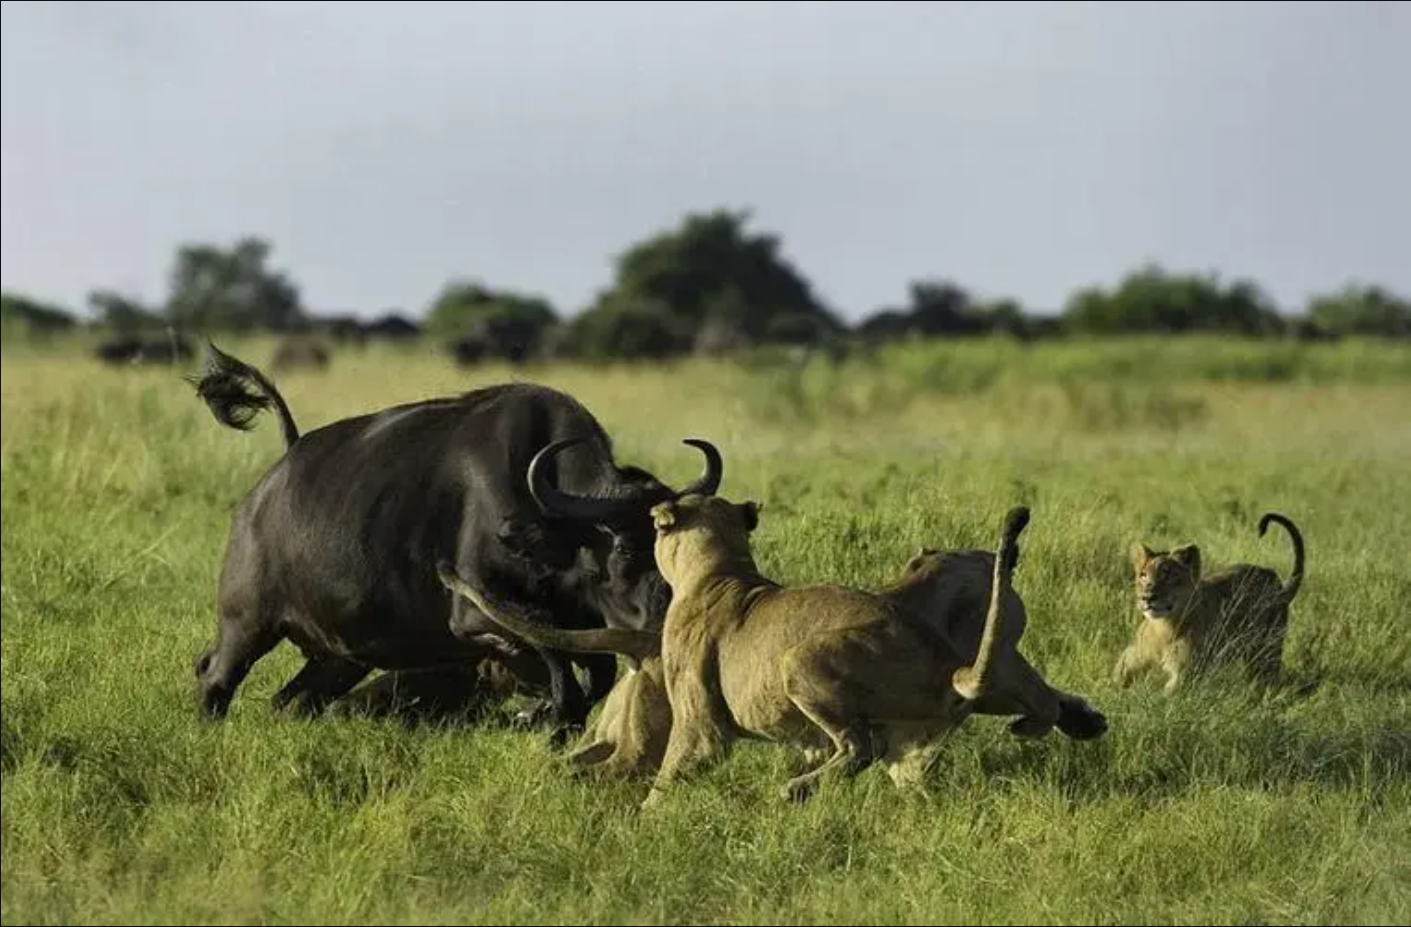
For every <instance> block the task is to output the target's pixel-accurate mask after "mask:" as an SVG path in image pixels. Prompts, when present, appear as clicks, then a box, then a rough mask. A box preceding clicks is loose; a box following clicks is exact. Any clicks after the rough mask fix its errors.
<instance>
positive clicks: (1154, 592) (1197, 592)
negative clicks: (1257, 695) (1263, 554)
mask: <svg viewBox="0 0 1411 927" xmlns="http://www.w3.org/2000/svg"><path fill="white" fill-rule="evenodd" d="M1270 522H1277V523H1278V524H1280V525H1282V526H1283V527H1284V529H1285V530H1286V531H1288V533H1289V537H1290V539H1291V540H1292V541H1293V572H1292V573H1290V574H1289V580H1288V582H1287V583H1280V581H1279V575H1278V574H1277V573H1276V572H1275V571H1273V570H1272V569H1270V568H1268V567H1265V566H1257V565H1254V564H1249V563H1238V564H1234V565H1231V566H1228V567H1225V568H1224V569H1221V570H1218V571H1215V572H1210V573H1204V572H1202V570H1201V553H1200V548H1199V547H1198V546H1197V545H1195V544H1186V545H1184V546H1181V547H1176V548H1173V549H1171V550H1152V549H1151V548H1150V547H1148V546H1146V544H1144V543H1140V542H1139V543H1136V544H1133V545H1132V551H1131V557H1132V565H1133V567H1134V568H1135V571H1136V598H1137V607H1138V609H1139V611H1140V613H1141V619H1140V620H1141V623H1140V624H1139V625H1138V627H1137V631H1136V635H1135V637H1134V639H1133V640H1132V642H1131V643H1130V644H1129V645H1128V646H1127V647H1126V648H1125V649H1124V650H1123V651H1122V653H1121V654H1120V655H1119V656H1118V658H1117V662H1116V664H1115V665H1114V666H1113V670H1112V672H1113V678H1114V679H1115V681H1116V682H1117V683H1118V684H1120V685H1122V686H1127V685H1130V684H1131V682H1132V681H1133V680H1134V679H1135V678H1136V676H1137V675H1138V674H1139V673H1143V672H1145V671H1147V670H1152V669H1160V670H1161V672H1163V673H1164V674H1165V677H1166V682H1165V685H1164V686H1163V690H1164V691H1165V692H1166V693H1167V694H1168V695H1169V694H1171V693H1174V692H1175V691H1176V689H1177V688H1178V687H1180V685H1181V684H1182V682H1183V680H1184V679H1185V678H1186V677H1187V676H1190V675H1194V674H1198V673H1200V672H1204V671H1206V670H1209V669H1211V668H1213V667H1215V666H1219V665H1229V664H1233V665H1237V666H1240V667H1242V668H1243V670H1244V671H1245V673H1246V675H1247V676H1249V677H1251V678H1253V679H1254V680H1256V681H1258V682H1260V683H1262V684H1266V685H1272V684H1274V683H1276V682H1277V681H1278V679H1279V676H1280V674H1281V672H1282V668H1283V654H1284V641H1285V639H1286V638H1287V636H1288V626H1289V605H1290V603H1291V602H1292V601H1293V598H1294V596H1296V595H1297V594H1298V590H1299V588H1300V587H1301V586H1302V585H1303V558H1304V554H1303V536H1302V534H1300V533H1299V530H1298V528H1297V527H1295V526H1294V524H1293V522H1291V521H1290V520H1289V519H1287V518H1285V517H1284V516H1283V515H1279V514H1277V513H1275V512H1270V513H1268V514H1266V515H1264V516H1263V517H1262V518H1261V519H1260V520H1259V536H1260V537H1263V536H1264V534H1265V532H1266V531H1267V529H1268V527H1269V523H1270Z"/></svg>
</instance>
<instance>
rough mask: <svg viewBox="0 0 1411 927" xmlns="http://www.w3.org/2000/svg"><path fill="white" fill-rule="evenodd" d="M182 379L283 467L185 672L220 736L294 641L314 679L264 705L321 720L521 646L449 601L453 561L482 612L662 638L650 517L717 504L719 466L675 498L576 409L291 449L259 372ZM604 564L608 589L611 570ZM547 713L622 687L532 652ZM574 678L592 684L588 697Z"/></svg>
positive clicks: (431, 408)
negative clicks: (277, 437)
mask: <svg viewBox="0 0 1411 927" xmlns="http://www.w3.org/2000/svg"><path fill="white" fill-rule="evenodd" d="M209 348H210V352H211V356H210V361H209V363H208V367H207V369H206V371H205V373H204V374H203V375H202V376H200V377H199V378H196V377H193V378H191V382H192V383H193V384H194V385H195V387H196V391H197V394H198V395H199V396H200V397H201V398H202V399H203V400H204V401H205V402H206V404H207V405H208V406H209V407H210V409H211V411H212V413H213V414H214V415H215V417H216V419H217V420H218V421H220V422H221V423H222V424H224V425H226V426H228V427H231V428H236V429H240V430H247V429H249V428H250V427H251V421H252V420H253V418H254V416H255V415H256V414H258V413H259V412H260V411H261V410H265V409H269V408H273V409H274V411H275V412H276V413H277V415H278V416H279V420H280V423H281V425H282V427H283V431H284V443H285V453H284V456H283V457H282V458H281V459H280V460H279V461H278V462H277V463H275V464H274V466H272V467H271V468H270V469H269V470H268V471H267V472H266V473H265V474H264V476H263V477H262V478H261V479H260V480H259V482H258V483H257V484H256V485H255V487H254V488H253V489H252V490H251V491H250V492H249V493H248V494H247V495H246V496H245V498H244V499H243V500H242V501H241V502H240V504H239V505H238V507H237V508H236V510H235V514H234V518H233V522H232V525H231V529H230V534H229V541H228V545H227V549H226V556H225V563H224V567H223V569H222V572H221V576H220V584H219V590H218V595H217V613H218V625H217V634H216V642H215V645H214V646H213V647H212V648H211V649H209V650H207V651H206V652H205V653H203V654H202V655H201V656H200V657H199V658H198V659H197V660H196V665H195V670H196V676H197V679H198V682H199V689H200V695H201V706H202V711H203V714H204V716H205V717H207V718H211V719H218V718H221V717H224V715H225V713H226V711H227V710H228V708H229V705H230V701H231V699H232V698H233V697H234V694H235V691H236V689H237V688H238V687H239V685H240V683H241V682H242V681H243V680H244V678H245V676H246V674H247V673H249V671H250V668H251V666H253V664H254V663H255V662H256V661H257V660H259V659H260V658H262V657H263V656H264V655H265V654H267V653H269V652H270V651H271V650H272V649H273V648H274V647H275V646H276V645H277V644H278V643H279V642H280V641H281V640H284V639H286V638H287V639H288V640H290V641H291V642H292V643H294V644H295V646H297V647H298V648H299V649H300V650H301V651H302V652H303V654H304V656H305V659H306V662H305V664H304V666H303V667H302V668H301V669H300V671H299V672H298V674H297V675H295V677H294V678H293V679H292V680H290V681H289V682H288V683H287V684H286V685H285V686H284V688H283V689H281V690H280V692H279V693H278V694H277V695H276V696H275V698H274V703H275V706H276V707H277V708H281V709H282V708H284V707H286V706H291V705H293V706H294V707H297V708H301V709H302V710H304V711H306V712H310V713H317V712H319V711H321V710H323V708H325V707H326V706H327V705H328V704H329V703H331V702H333V701H334V700H337V699H340V698H341V697H343V696H344V695H345V694H346V693H348V692H349V691H350V690H351V689H352V688H353V687H354V686H355V685H357V684H358V682H359V681H360V680H361V679H362V678H363V677H364V676H366V675H367V674H368V673H369V672H371V671H372V670H373V669H374V668H382V669H386V670H390V671H394V672H395V671H407V672H412V671H417V670H422V671H424V670H428V669H437V668H441V669H444V670H446V671H448V672H459V671H464V670H465V668H466V667H467V666H473V665H474V664H475V663H477V662H479V661H481V660H484V659H487V658H493V657H494V656H495V655H496V654H506V655H509V656H524V654H523V653H522V651H521V649H520V648H522V647H523V646H524V645H521V644H518V643H515V642H509V641H507V640H506V639H505V637H504V636H503V635H504V633H505V632H504V631H503V630H502V629H501V628H500V627H499V626H498V625H496V624H495V623H494V622H493V621H491V620H490V619H489V618H487V617H486V616H484V615H483V614H481V613H480V612H479V611H478V610H477V609H476V608H475V607H474V606H473V605H471V604H470V603H468V602H466V600H465V599H464V598H458V597H454V596H452V595H451V594H450V593H449V592H448V591H447V590H446V589H445V587H444V586H443V585H442V584H441V582H440V580H439V578H438V576H437V572H436V565H437V562H438V560H440V559H441V558H450V559H451V560H452V561H453V562H454V563H455V565H456V568H457V570H458V571H459V572H460V574H461V575H463V576H465V577H467V578H468V579H473V580H474V581H475V582H476V583H477V585H478V586H479V587H481V588H483V589H484V590H486V593H487V595H491V596H494V597H496V599H497V600H499V599H502V600H503V601H505V602H507V603H512V604H513V605H515V606H517V607H518V608H520V609H522V610H524V611H526V612H527V613H528V614H531V615H535V616H537V619H538V620H540V621H543V622H547V623H552V624H556V625H558V626H560V627H567V628H584V627H600V626H603V625H604V624H606V625H608V626H612V627H630V628H649V627H660V624H661V621H662V620H663V619H664V616H665V613H666V607H667V605H668V604H669V602H670V597H671V592H670V588H669V587H668V586H667V585H666V583H665V582H664V581H663V580H662V578H661V575H660V573H659V572H658V571H657V569H656V563H655V559H654V553H653V541H654V529H653V526H652V521H651V516H650V509H651V507H652V506H653V505H654V504H656V503H658V502H661V501H663V500H666V499H675V498H677V497H679V496H680V495H683V494H687V493H703V494H707V495H710V494H714V493H715V492H716V490H717V489H718V488H719V485H720V480H721V475H722V464H721V459H720V454H719V452H718V451H716V449H715V448H714V447H713V446H712V445H711V444H709V443H708V442H706V441H703V440H700V439H687V441H686V443H688V444H692V445H694V446H696V447H697V448H698V449H699V450H701V451H702V453H703V454H704V455H705V458H706V463H705V469H704V472H703V473H702V475H701V476H700V477H699V478H697V479H696V480H695V481H694V482H692V483H691V484H690V485H689V486H687V487H685V488H684V489H682V490H681V491H680V492H679V493H678V492H676V491H674V490H672V489H671V488H670V487H668V486H666V485H664V484H662V483H661V482H659V481H658V480H657V479H656V478H655V477H653V476H652V475H651V474H650V473H647V472H646V471H644V470H642V469H640V468H637V467H624V466H619V465H617V464H616V463H615V462H614V460H613V452H612V443H611V440H610V439H609V437H608V435H607V433H606V432H605V431H604V429H603V428H602V426H601V425H600V424H599V423H598V421H597V420H596V419H595V418H594V417H593V415H592V413H590V412H589V411H588V410H587V409H586V408H584V406H583V405H582V404H581V403H579V402H578V401H577V400H575V399H574V398H573V397H571V396H569V395H567V394H565V393H562V392H560V391H558V390H554V389H551V388H549V387H545V386H540V385H536V384H532V383H512V384H500V385H494V386H488V387H484V388H481V389H476V390H472V391H470V392H467V393H463V394H461V395H459V396H449V397H442V398H435V399H427V400H423V401H420V402H413V403H408V404H405V405H399V406H394V407H391V408H387V409H383V410H381V411H378V412H373V413H368V414H364V415H358V416H354V417H351V418H346V419H341V420H338V421H335V422H332V423H330V424H328V425H324V426H322V427H320V428H317V429H314V430H312V431H309V432H306V433H304V434H303V435H300V433H299V430H298V428H297V426H296V425H295V423H294V418H293V416H292V415H291V413H290V411H289V407H288V406H287V405H286V403H285V401H284V398H283V397H282V396H281V395H280V393H279V391H278V390H277V389H276V388H275V387H274V385H273V384H271V383H270V382H269V380H267V379H266V378H265V376H264V375H263V374H262V373H261V372H260V371H259V370H257V369H256V368H254V367H252V366H250V365H248V364H246V363H245V362H243V361H240V360H238V359H236V358H234V357H232V356H230V355H228V354H225V353H224V352H222V351H220V350H219V349H218V348H216V346H215V345H214V344H210V345H209ZM609 556H611V557H613V558H614V563H615V564H620V563H622V562H626V563H627V565H628V567H627V569H626V570H623V569H622V568H621V567H620V566H615V567H614V569H613V570H612V571H611V573H610V574H609V573H608V571H607V570H606V569H605V567H604V564H605V563H606V562H607V558H608V557H609ZM539 656H540V657H542V658H543V660H544V663H545V664H547V672H548V677H549V688H550V692H551V699H550V701H549V702H548V703H547V704H541V705H540V706H539V708H538V711H536V712H534V713H533V714H534V715H535V716H537V717H539V718H541V719H542V720H547V721H551V722H553V723H555V725H556V726H559V728H560V729H559V731H558V732H557V733H558V734H559V735H560V736H562V735H564V734H566V733H567V731H568V730H569V729H573V728H577V727H580V726H581V725H582V723H583V722H584V720H585V719H586V717H587V714H588V712H589V710H590V709H591V707H592V705H593V704H594V703H595V702H597V701H598V700H599V699H601V698H602V697H603V696H605V695H606V694H607V692H608V691H609V689H611V687H612V684H613V682H614V680H615V677H616V672H617V667H616V662H615V660H614V658H613V657H612V656H611V655H603V654H598V655H591V656H581V655H574V656H572V657H570V655H567V654H563V653H560V652H556V651H544V650H541V651H539ZM570 659H573V660H577V661H579V662H581V664H582V665H583V666H584V668H585V669H586V670H587V672H588V684H587V690H588V691H587V692H586V693H585V692H584V691H583V689H582V688H580V686H579V683H578V680H577V678H576V677H575V675H574V673H573V670H572V667H571V666H570V665H569V661H570Z"/></svg>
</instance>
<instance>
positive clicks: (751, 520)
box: [736, 500, 764, 531]
mask: <svg viewBox="0 0 1411 927" xmlns="http://www.w3.org/2000/svg"><path fill="white" fill-rule="evenodd" d="M736 508H738V509H739V510H740V517H741V518H743V519H744V521H745V530H746V531H753V530H754V529H756V528H758V527H759V513H760V512H761V511H763V510H764V504H763V503H760V502H754V501H752V500H747V501H745V502H741V503H740V504H739V505H738V506H736Z"/></svg>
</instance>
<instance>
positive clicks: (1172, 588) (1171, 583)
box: [1132, 543, 1200, 619]
mask: <svg viewBox="0 0 1411 927" xmlns="http://www.w3.org/2000/svg"><path fill="white" fill-rule="evenodd" d="M1132 565H1133V566H1134V567H1135V568H1136V586H1137V607H1138V608H1140V609H1141V613H1142V614H1143V615H1144V616H1146V617H1147V618H1151V619H1161V618H1169V617H1171V616H1172V615H1177V614H1180V613H1181V612H1183V611H1185V608H1186V606H1187V605H1188V604H1189V603H1190V599H1191V596H1192V595H1194V594H1195V589H1196V586H1197V584H1198V583H1199V582H1200V548H1199V547H1197V546H1196V545H1194V544H1186V545H1184V546H1182V547H1176V548H1173V549H1171V550H1152V549H1151V548H1150V547H1147V546H1146V545H1145V544H1141V543H1137V544H1133V545H1132Z"/></svg>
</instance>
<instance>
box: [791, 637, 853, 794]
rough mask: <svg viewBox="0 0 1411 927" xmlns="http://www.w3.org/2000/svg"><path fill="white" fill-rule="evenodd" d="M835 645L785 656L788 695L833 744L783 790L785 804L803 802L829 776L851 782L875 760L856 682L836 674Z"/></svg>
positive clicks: (797, 651) (815, 647)
mask: <svg viewBox="0 0 1411 927" xmlns="http://www.w3.org/2000/svg"><path fill="white" fill-rule="evenodd" d="M836 643H837V641H836V640H835V639H829V640H828V641H826V642H824V643H822V644H821V646H820V645H808V646H804V647H802V648H797V649H795V650H792V651H790V652H789V653H787V654H785V656H784V665H783V675H784V693H785V694H786V695H787V696H788V697H789V700H790V701H791V702H793V703H794V706H795V707H796V708H797V709H798V710H799V712H800V713H801V714H802V715H803V716H804V717H805V718H807V719H808V721H809V722H811V723H812V724H813V725H814V726H815V727H816V728H818V729H819V730H821V731H822V732H823V733H824V734H826V735H827V737H828V740H829V741H830V742H831V744H832V750H831V751H829V755H828V758H827V759H825V760H824V761H823V762H822V763H820V764H819V765H817V766H816V767H815V768H813V769H811V770H809V771H808V772H805V773H803V774H801V775H798V776H794V777H793V778H792V779H790V780H789V781H788V782H787V783H786V784H785V785H784V786H783V787H782V788H781V789H780V796H781V797H782V798H784V799H785V800H786V801H804V800H806V799H808V798H809V797H810V796H811V795H812V794H813V793H814V792H815V791H816V790H817V788H818V785H819V784H820V783H821V782H822V780H823V778H824V777H825V776H827V775H829V774H830V773H833V772H834V771H837V772H839V773H841V774H842V775H843V776H845V777H847V778H849V779H850V778H853V777H854V776H856V775H858V774H859V773H861V772H862V771H863V770H864V769H866V768H867V767H868V766H871V765H872V763H873V761H874V760H875V759H876V753H875V751H874V750H873V746H872V727H871V725H870V724H869V723H868V721H867V719H866V716H865V712H864V710H863V709H864V701H863V700H862V699H861V698H859V697H858V696H857V694H856V693H855V692H854V686H853V683H852V680H850V679H849V678H848V677H847V676H846V675H844V674H842V673H837V672H833V671H832V663H833V661H834V660H835V659H836V656H837V649H836Z"/></svg>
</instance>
